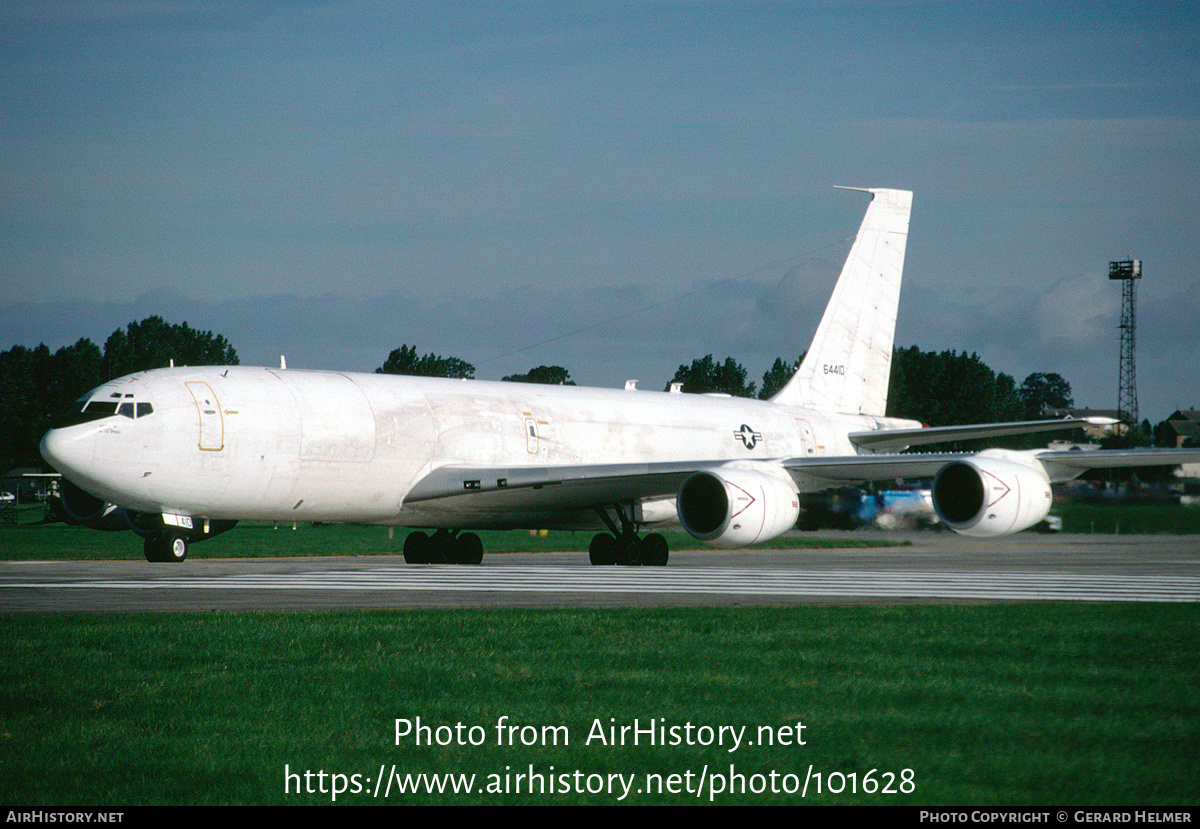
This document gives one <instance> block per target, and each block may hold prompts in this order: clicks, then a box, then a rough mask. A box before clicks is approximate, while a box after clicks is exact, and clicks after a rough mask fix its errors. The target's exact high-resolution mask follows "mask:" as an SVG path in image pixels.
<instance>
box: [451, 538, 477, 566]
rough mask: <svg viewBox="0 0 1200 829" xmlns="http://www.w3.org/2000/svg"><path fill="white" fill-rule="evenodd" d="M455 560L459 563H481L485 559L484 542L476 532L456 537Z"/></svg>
mask: <svg viewBox="0 0 1200 829" xmlns="http://www.w3.org/2000/svg"><path fill="white" fill-rule="evenodd" d="M454 552H455V561H457V562H458V563H459V564H480V563H481V562H482V561H483V542H482V541H481V540H480V539H479V536H477V535H475V533H463V534H462V535H460V536H459V537H458V538H456V539H454Z"/></svg>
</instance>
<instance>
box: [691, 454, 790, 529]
mask: <svg viewBox="0 0 1200 829" xmlns="http://www.w3.org/2000/svg"><path fill="white" fill-rule="evenodd" d="M676 508H677V510H678V512H679V521H680V523H681V524H683V528H684V529H685V530H687V531H688V532H689V533H691V534H692V535H693V536H695V537H696V538H698V539H700V540H701V541H703V542H704V543H705V544H707V545H709V546H710V547H727V548H732V547H745V546H747V545H749V544H755V543H757V542H759V541H765V540H767V539H770V538H775V537H776V536H778V535H782V534H783V533H785V532H787V531H788V530H790V529H791V528H792V527H794V526H795V525H796V519H797V518H798V517H799V516H800V499H799V497H798V496H797V495H796V485H795V484H794V483H792V480H791V478H790V477H788V476H787V473H785V472H782V470H781V472H780V475H779V476H775V475H770V474H767V473H764V472H759V471H756V470H750V469H722V470H721V471H720V472H697V473H696V474H694V475H692V476H691V477H689V478H688V479H687V480H686V481H684V482H683V485H682V486H681V487H679V494H678V496H677V497H676Z"/></svg>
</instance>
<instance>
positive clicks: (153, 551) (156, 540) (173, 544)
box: [142, 532, 188, 562]
mask: <svg viewBox="0 0 1200 829" xmlns="http://www.w3.org/2000/svg"><path fill="white" fill-rule="evenodd" d="M142 551H143V552H144V553H145V554H146V561H154V562H159V561H174V562H179V561H183V560H184V559H185V558H187V552H188V541H187V536H185V535H183V534H181V533H176V532H161V533H155V534H154V535H148V536H146V540H145V541H143V542H142Z"/></svg>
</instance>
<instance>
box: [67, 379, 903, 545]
mask: <svg viewBox="0 0 1200 829" xmlns="http://www.w3.org/2000/svg"><path fill="white" fill-rule="evenodd" d="M114 394H121V395H123V396H124V395H132V396H133V397H132V399H134V400H137V401H148V402H150V403H152V405H153V408H154V411H153V414H151V415H149V416H146V417H138V418H136V419H132V418H126V417H107V418H104V419H101V420H96V421H92V422H88V423H84V424H80V425H77V426H70V427H67V428H62V429H54V430H51V432H50V433H48V434H47V436H46V438H45V441H44V444H43V446H44V452H45V453H47V457H51V456H53V457H54V458H55V459H56V460H57V463H56V466H57V467H58V468H59V469H60V471H62V472H63V473H64V474H65V475H66V476H67V477H68V478H69V479H71V480H73V481H74V482H75V483H76V484H78V485H80V486H81V487H83V488H84V489H86V490H88V491H89V492H91V493H92V494H94V495H96V496H99V497H101V498H104V499H106V500H109V501H112V502H113V503H116V504H118V505H120V506H124V507H127V508H129V509H132V510H135V511H139V512H153V513H157V512H163V513H175V514H180V515H190V516H194V517H203V518H211V519H259V520H303V521H331V522H357V523H377V524H398V525H407V526H446V527H463V526H476V527H478V526H485V525H487V524H488V523H489V517H488V516H485V515H479V516H472V515H469V514H463V513H461V512H458V511H450V512H446V511H444V510H443V511H438V510H436V509H433V510H430V509H428V508H422V507H421V505H419V504H417V505H409V506H406V505H405V504H404V498H405V496H406V494H407V493H408V492H409V490H410V489H411V488H412V487H413V485H414V484H415V483H416V482H417V481H419V480H420V479H421V478H423V477H424V476H425V475H427V474H428V473H429V472H430V471H431V470H433V469H436V468H438V467H442V466H446V465H455V464H461V465H470V466H488V465H495V466H508V467H516V466H559V465H576V464H612V463H622V462H626V461H638V462H645V463H653V462H659V461H687V460H695V459H704V460H706V461H711V460H721V459H728V460H730V461H735V460H756V461H769V460H772V459H781V458H789V457H803V456H820V455H853V454H855V449H854V447H853V446H852V445H851V444H850V443H849V441H848V440H847V438H846V435H847V433H849V432H853V431H865V430H869V429H874V428H879V427H880V426H882V425H883V423H884V421H883V420H882V419H881V418H870V417H856V416H845V415H830V414H822V413H818V412H812V411H809V410H805V409H796V408H792V407H788V406H781V405H776V404H773V403H770V402H766V401H757V400H747V399H742V398H730V397H724V396H710V395H692V394H671V393H666V392H648V391H636V390H630V391H625V390H609V389H597V388H585V387H572V386H545V385H535V384H518V383H502V382H486V381H475V380H448V379H438V378H423V377H422V378H418V377H404V376H396V375H384V374H348V373H338V372H320V371H302V370H294V369H289V370H278V369H268V368H249V367H237V366H234V367H206V368H171V369H158V370H154V371H148V372H142V373H139V374H134V375H130V376H128V377H123V378H120V379H117V380H114V381H111V382H110V383H106V384H104V385H103V386H101V387H99V388H98V389H96V390H95V391H94V392H93V393H92V394H91V396H92V397H104V398H108V397H110V396H111V395H114ZM892 423H895V421H892ZM85 454H86V457H84V455H85ZM88 469H100V470H102V471H103V474H102V476H101V475H96V476H94V477H91V478H89V477H88V474H87V470H88ZM100 478H102V479H100ZM824 485H826V484H825V483H824V482H814V486H815V487H816V488H821V487H823V486H824ZM801 488H805V487H804V484H803V482H801ZM497 523H501V522H497ZM503 523H505V524H506V525H507V524H510V523H511V522H510V521H504V522H503Z"/></svg>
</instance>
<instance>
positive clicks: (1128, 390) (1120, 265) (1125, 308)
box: [1108, 259, 1142, 434]
mask: <svg viewBox="0 0 1200 829" xmlns="http://www.w3.org/2000/svg"><path fill="white" fill-rule="evenodd" d="M1108 278H1109V279H1119V280H1121V325H1120V326H1119V327H1120V330H1121V372H1120V381H1119V386H1120V390H1119V391H1118V393H1117V417H1118V418H1120V419H1121V420H1122V421H1124V422H1125V423H1126V424H1127V425H1128V428H1129V429H1130V430H1132V429H1136V428H1138V403H1137V366H1136V365H1135V361H1134V354H1133V351H1134V346H1135V345H1136V344H1137V317H1136V313H1135V305H1136V302H1135V293H1136V292H1135V288H1136V287H1137V280H1139V279H1141V278H1142V260H1140V259H1126V260H1124V261H1121V262H1109V263H1108ZM1127 434H1128V432H1127Z"/></svg>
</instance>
